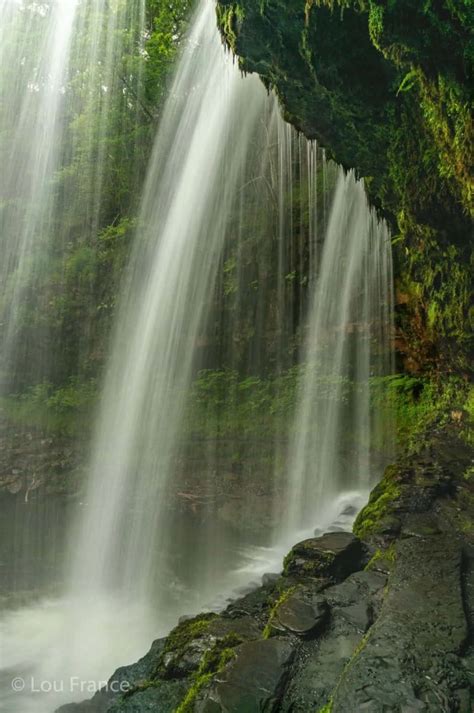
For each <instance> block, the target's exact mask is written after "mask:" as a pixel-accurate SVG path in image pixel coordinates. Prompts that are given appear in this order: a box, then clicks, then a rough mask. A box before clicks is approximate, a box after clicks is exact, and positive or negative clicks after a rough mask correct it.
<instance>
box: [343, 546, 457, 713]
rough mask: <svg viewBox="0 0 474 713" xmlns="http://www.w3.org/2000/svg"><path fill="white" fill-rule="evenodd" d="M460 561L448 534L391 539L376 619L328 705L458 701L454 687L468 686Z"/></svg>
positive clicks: (451, 705)
mask: <svg viewBox="0 0 474 713" xmlns="http://www.w3.org/2000/svg"><path fill="white" fill-rule="evenodd" d="M461 562H462V556H461V547H460V545H459V543H458V542H457V541H456V540H455V539H454V538H453V537H452V536H442V535H435V536H432V537H427V538H424V539H421V538H419V537H412V538H409V539H406V540H401V541H399V542H398V543H397V546H396V567H395V569H394V571H393V573H392V575H391V577H390V581H389V587H388V590H387V594H386V597H385V600H384V602H383V605H382V608H381V611H380V615H379V617H378V620H377V625H376V626H374V628H373V629H371V630H369V634H368V636H367V638H366V639H365V640H364V641H363V644H362V646H361V647H360V648H359V650H358V652H357V654H356V655H355V656H354V659H353V661H352V662H351V665H350V666H348V667H347V668H346V669H345V671H344V674H343V675H342V677H341V679H340V681H339V682H338V685H337V689H336V691H335V694H334V702H333V711H334V713H353V711H354V710H364V708H363V706H370V705H371V706H372V708H373V709H374V710H380V711H383V710H385V709H387V710H394V711H401V710H407V711H408V710H414V711H417V710H427V711H430V712H431V711H432V712H433V713H437V712H438V711H439V713H441V711H444V710H456V709H457V706H458V703H457V697H456V696H457V694H456V691H458V690H462V689H463V688H467V687H468V680H467V677H466V674H465V671H464V668H463V666H462V662H461V659H460V654H461V652H462V650H463V647H464V645H465V641H466V637H467V625H466V619H465V615H464V611H463V598H462V590H461ZM440 701H444V702H445V703H444V704H443V705H441V704H440ZM377 706H378V708H377ZM369 710H370V708H369Z"/></svg>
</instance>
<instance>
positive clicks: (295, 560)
mask: <svg viewBox="0 0 474 713" xmlns="http://www.w3.org/2000/svg"><path fill="white" fill-rule="evenodd" d="M364 555H365V553H364V549H363V546H362V543H361V542H360V540H358V539H357V537H355V536H354V535H353V534H352V533H350V532H331V533H327V534H326V535H323V536H322V537H316V538H311V539H308V540H303V542H299V543H298V544H297V545H295V546H294V547H293V548H292V550H291V551H290V553H289V555H287V557H286V558H285V566H284V573H285V574H286V575H287V576H299V577H321V578H329V579H330V580H332V581H335V582H338V581H341V580H343V579H345V578H346V577H347V576H348V575H349V574H351V573H352V572H355V571H356V570H357V569H360V568H361V566H362V562H363V559H364Z"/></svg>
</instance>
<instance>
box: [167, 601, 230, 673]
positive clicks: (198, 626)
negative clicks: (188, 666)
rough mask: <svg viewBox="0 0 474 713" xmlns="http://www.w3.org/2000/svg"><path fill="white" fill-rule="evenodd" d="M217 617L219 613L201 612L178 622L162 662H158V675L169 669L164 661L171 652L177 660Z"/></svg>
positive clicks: (170, 635) (169, 639) (168, 641)
mask: <svg viewBox="0 0 474 713" xmlns="http://www.w3.org/2000/svg"><path fill="white" fill-rule="evenodd" d="M216 617H217V614H213V613H208V614H200V615H199V616H197V617H194V618H193V619H187V620H186V621H183V622H182V623H181V624H178V626H177V627H175V628H174V629H173V630H172V631H171V632H170V634H169V635H168V637H167V639H166V644H165V648H164V649H163V653H162V654H161V657H160V663H159V664H158V669H157V675H158V676H166V675H167V671H166V668H165V665H164V661H165V660H166V658H167V657H168V655H169V654H172V655H173V658H174V659H175V660H179V658H180V657H181V656H182V655H183V654H184V652H185V651H186V648H187V647H188V645H189V644H190V643H191V642H192V641H193V640H194V639H198V638H199V637H201V636H203V635H205V634H206V633H207V631H208V629H209V625H210V623H211V622H212V621H213V620H214V619H215V618H216Z"/></svg>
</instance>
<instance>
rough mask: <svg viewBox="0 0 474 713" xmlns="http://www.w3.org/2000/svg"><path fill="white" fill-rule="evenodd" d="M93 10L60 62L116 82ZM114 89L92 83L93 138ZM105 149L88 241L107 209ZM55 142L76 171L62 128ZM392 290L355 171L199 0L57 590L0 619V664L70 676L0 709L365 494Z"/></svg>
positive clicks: (118, 658)
mask: <svg viewBox="0 0 474 713" xmlns="http://www.w3.org/2000/svg"><path fill="white" fill-rule="evenodd" d="M4 4H5V3H4ZM1 7H2V8H3V5H1ZM88 7H89V9H88V10H87V12H85V14H82V15H80V18H81V19H80V27H81V28H82V30H81V33H80V34H81V36H82V37H83V38H84V37H89V38H90V47H89V49H88V51H87V52H86V53H84V51H83V45H82V44H81V43H79V44H78V45H77V44H76V45H75V49H74V51H73V52H72V53H71V56H73V57H75V59H74V62H79V63H81V66H82V67H85V68H86V67H87V65H88V64H90V65H91V74H92V75H94V79H93V80H90V81H91V82H92V84H97V77H98V76H99V75H100V76H101V77H102V76H103V77H104V87H107V86H108V85H109V84H110V83H112V82H113V81H114V79H113V76H112V75H113V64H114V59H113V58H114V56H115V55H114V52H115V50H114V43H113V40H112V35H113V34H114V33H113V31H112V29H111V26H110V24H109V23H111V25H112V27H116V25H115V24H114V23H115V22H116V20H111V19H110V18H109V15H108V13H107V12H105V16H103V15H102V14H101V15H100V16H101V18H102V20H101V23H99V24H100V28H101V29H100V30H97V32H94V31H93V30H94V28H95V24H94V23H95V20H94V12H95V11H97V12H99V10H100V8H101V5H100V3H99V0H94V2H91V4H90V6H88ZM134 12H135V13H136V14H135V15H134V18H135V19H134V20H133V19H132V20H131V19H130V17H129V18H128V20H127V22H129V23H130V22H140V21H141V20H140V17H142V8H141V4H137V5H136V6H135V9H134ZM76 21H77V20H76ZM76 27H79V25H76ZM107 28H108V29H107ZM111 32H112V35H111ZM86 45H87V42H86ZM99 47H100V48H101V51H100V52H99ZM0 51H1V50H0ZM99 56H100V63H102V61H103V60H104V61H105V64H106V67H108V69H105V70H104V74H103V75H102V74H101V72H102V70H100V72H99V70H98V69H97V66H98V65H99ZM100 66H102V64H100ZM95 72H99V75H97V74H95ZM107 72H108V74H107ZM101 81H102V79H101ZM83 94H84V96H85V97H86V104H87V97H89V100H90V102H91V103H90V106H89V111H91V112H93V110H94V108H95V107H96V104H95V101H94V100H92V99H90V97H91V93H90V91H89V89H87V87H86V88H85V89H84V93H83ZM108 101H109V100H108V92H107V91H106V90H104V91H103V95H101V99H100V101H99V107H100V108H101V112H102V113H101V121H100V122H99V124H100V127H101V128H100V132H101V135H102V137H103V136H106V134H107V121H108V116H109V113H110V107H109V104H108ZM75 128H76V129H77V127H75ZM72 135H74V130H73V131H72ZM91 142H92V144H94V141H93V136H92V135H91ZM101 146H102V144H101V142H99V143H98V144H97V145H96V147H95V149H94V151H93V152H92V154H91V155H93V156H96V155H97V156H98V164H97V172H95V171H92V174H91V177H90V182H89V183H88V185H89V188H90V192H88V193H87V196H86V200H85V202H84V205H85V207H86V209H85V217H84V219H83V222H81V226H82V227H81V229H80V230H81V231H82V230H86V233H87V234H91V233H93V232H94V231H95V230H97V228H98V226H99V225H100V211H101V210H102V209H103V208H102V205H103V202H104V195H105V190H104V186H105V184H106V180H107V166H106V159H105V156H104V153H103V151H102V152H101V150H100V147H101ZM102 148H103V147H102ZM96 151H97V153H96ZM62 155H63V157H66V158H67V160H66V163H65V165H67V166H73V165H74V161H75V160H76V161H78V162H79V165H80V166H81V165H82V164H81V162H80V158H81V157H80V156H78V155H77V154H76V153H75V143H74V140H72V141H71V142H70V143H69V144H68V143H67V142H66V143H65V146H64V152H63V154H62ZM74 157H75V158H74ZM86 164H87V165H89V164H90V161H87V162H86ZM63 168H64V166H63ZM71 175H73V174H71ZM81 200H82V195H81V196H78V197H77V198H74V181H71V182H70V184H69V187H68V189H67V191H66V193H65V195H64V196H62V199H61V201H59V203H54V202H53V204H54V205H63V206H69V205H71V201H72V205H73V212H74V213H78V210H77V211H76V206H77V207H78V206H79V204H80V203H81ZM88 231H91V232H90V233H89V232H88ZM63 238H64V235H63ZM390 285H391V266H390V243H389V237H388V232H387V228H386V226H385V224H384V223H383V222H380V221H379V220H378V219H377V217H376V215H375V213H374V212H373V211H370V210H369V208H368V205H367V200H366V197H365V192H364V188H363V184H362V183H361V182H358V181H356V180H355V178H354V176H353V174H348V175H344V174H343V172H342V170H339V169H338V168H337V167H336V166H335V164H333V163H331V162H327V161H326V159H325V156H324V152H323V151H322V150H321V149H319V148H318V147H317V146H316V144H315V143H313V142H308V141H307V140H306V139H305V138H304V137H302V136H301V135H299V134H297V132H296V131H295V130H294V129H293V128H291V127H290V126H289V125H287V124H286V123H285V122H284V121H283V119H282V118H281V115H280V110H279V107H278V104H277V101H276V99H275V98H274V97H273V96H272V95H268V94H267V92H266V91H265V88H264V87H263V85H262V84H261V82H260V81H259V79H258V78H257V77H255V76H247V77H243V76H241V73H240V72H239V69H238V66H237V65H236V64H235V63H234V61H233V58H232V57H231V56H229V55H226V54H225V52H224V49H223V47H222V46H221V43H220V41H219V36H218V33H217V30H216V27H215V16H214V8H213V3H212V2H211V1H210V0H201V2H200V3H199V6H198V8H197V10H196V13H195V16H194V19H193V21H192V23H191V30H190V32H189V35H188V37H187V40H186V43H185V46H184V50H183V52H182V55H181V58H180V61H179V63H178V66H177V70H176V73H175V76H174V79H173V82H172V84H171V86H170V89H169V96H168V99H167V102H166V106H165V109H164V113H163V116H162V117H161V121H160V126H159V129H158V134H157V137H156V141H155V145H154V149H153V153H152V156H151V157H150V162H149V167H148V173H147V178H146V182H145V186H144V189H143V195H142V200H141V206H140V211H139V218H138V221H137V228H136V231H135V236H134V244H133V250H132V254H131V256H130V260H129V263H128V266H127V270H126V275H125V277H124V282H123V285H122V291H121V299H120V304H119V306H118V309H117V314H116V318H115V327H114V333H113V335H112V339H111V353H110V358H109V362H108V367H107V371H106V375H105V383H104V388H103V393H102V399H101V404H100V407H99V411H98V415H97V423H96V429H95V435H94V439H93V443H92V449H91V457H90V463H89V479H88V486H87V491H86V493H85V496H84V498H83V501H82V502H81V503H80V505H79V506H78V508H77V510H78V517H77V521H76V523H75V525H74V526H73V527H72V528H71V533H70V538H69V540H70V544H69V555H68V557H67V558H66V563H65V568H64V569H65V578H66V580H67V581H66V584H65V586H64V591H63V595H62V596H61V597H60V598H58V599H43V600H41V601H40V602H38V603H37V604H36V605H34V606H30V607H25V608H23V609H19V610H16V611H14V612H11V613H9V614H7V615H5V616H3V617H2V618H1V619H0V633H1V634H2V638H3V641H4V646H3V649H2V661H1V663H0V676H2V677H3V678H4V679H5V680H6V681H9V680H11V678H12V677H13V676H14V675H24V674H25V672H27V673H28V675H30V674H31V672H33V673H34V676H35V680H36V681H38V680H44V679H46V680H52V679H53V680H56V681H63V682H65V685H64V686H63V689H62V690H61V691H52V692H50V693H49V694H48V693H45V694H44V695H41V696H40V697H38V696H36V697H35V696H34V695H33V696H32V695H31V691H29V690H28V688H27V690H26V691H25V694H24V696H23V697H21V698H20V697H19V694H11V693H10V695H9V694H8V693H7V695H6V696H5V697H4V698H3V699H2V698H1V697H0V706H1V705H3V703H4V702H5V704H6V706H7V708H5V710H10V708H11V707H12V705H13V704H14V705H15V706H16V707H18V705H19V704H20V705H21V706H22V711H24V713H28V711H43V710H44V711H45V713H46V711H48V712H49V711H50V710H51V709H52V708H53V707H55V706H57V705H59V704H60V703H62V702H65V701H69V700H78V699H81V698H84V697H86V695H87V693H86V694H84V693H82V694H81V692H80V691H78V690H77V689H76V690H69V688H68V685H67V683H68V681H69V680H70V678H71V676H74V677H76V678H77V679H79V680H80V681H99V680H104V679H106V678H107V676H108V675H110V673H111V672H112V671H113V669H114V668H116V667H118V666H119V665H123V664H125V663H127V662H129V661H131V660H134V659H136V658H138V657H139V656H140V655H141V654H142V653H143V652H144V651H145V650H146V648H147V647H148V646H149V644H150V642H151V640H152V639H153V638H156V637H157V636H160V635H163V634H165V633H166V632H167V630H169V628H170V627H171V626H173V625H174V624H175V623H176V620H177V618H178V617H179V616H181V615H183V614H192V613H196V612H198V611H201V610H202V609H204V608H206V607H211V608H219V607H222V606H223V605H224V604H225V601H226V598H227V597H228V596H232V595H233V594H234V593H235V590H236V588H238V587H239V586H244V585H245V586H249V585H254V584H258V583H259V578H260V576H261V574H262V573H263V572H264V571H268V570H274V569H278V568H281V558H282V555H283V554H284V552H283V547H284V546H285V547H286V546H287V545H288V544H293V543H294V541H295V539H296V538H297V537H298V536H299V534H300V531H305V532H306V530H308V529H309V530H311V528H312V529H314V528H318V527H319V528H323V527H327V526H330V525H331V524H332V522H333V521H334V520H337V518H338V515H339V514H340V513H339V510H338V508H340V505H341V500H340V496H344V493H347V492H349V495H348V496H347V502H348V503H349V502H352V501H353V500H354V491H356V496H357V497H359V496H360V497H362V495H361V494H362V493H365V494H366V492H367V489H368V487H369V486H370V484H371V483H372V482H373V480H374V479H375V478H376V477H377V475H380V472H379V471H378V466H377V464H375V463H372V458H373V449H372V447H371V438H372V434H373V429H374V424H373V420H374V412H373V409H372V408H371V404H370V382H371V379H372V378H373V377H376V376H377V375H381V374H384V373H385V370H386V368H387V364H386V363H385V362H386V361H387V358H388V357H387V355H388V354H389V350H387V338H388V332H389V328H390V317H391V296H390ZM295 384H297V385H298V386H297V388H296V389H295ZM295 393H296V398H295ZM210 394H211V395H212V398H210ZM239 416H241V418H240V420H239V418H238V417H239ZM203 421H204V422H205V428H203V426H202V423H203ZM249 424H250V425H251V427H249ZM348 464H351V466H350V468H349V466H348ZM346 475H347V477H346ZM197 486H199V487H198V494H197V495H196V493H195V492H194V491H193V488H194V490H196V488H197ZM188 490H191V491H192V492H188ZM357 497H356V502H358V500H357ZM183 502H191V506H190V507H183ZM344 502H345V501H344ZM334 504H335V505H334ZM342 509H343V507H342ZM229 510H231V512H230V513H229ZM349 520H350V516H349V517H348V518H346V521H345V522H346V525H347V524H348V523H349ZM250 522H255V523H256V524H257V527H255V529H254V530H252V529H250V528H249V523H250ZM283 540H284V544H282V543H283ZM217 595H220V596H217ZM25 642H27V643H25ZM25 652H26V653H25Z"/></svg>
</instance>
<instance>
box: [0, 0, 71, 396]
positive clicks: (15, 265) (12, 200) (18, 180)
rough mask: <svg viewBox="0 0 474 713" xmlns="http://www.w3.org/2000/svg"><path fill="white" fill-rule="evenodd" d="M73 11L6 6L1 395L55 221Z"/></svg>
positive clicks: (0, 128)
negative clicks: (27, 300) (55, 187)
mask: <svg viewBox="0 0 474 713" xmlns="http://www.w3.org/2000/svg"><path fill="white" fill-rule="evenodd" d="M75 13H76V0H64V2H60V3H54V4H53V5H51V6H50V7H48V6H47V5H40V4H35V3H33V4H31V5H27V4H24V3H22V2H17V1H16V0H2V3H1V4H0V62H1V67H2V72H1V79H0V137H1V138H0V160H1V163H2V173H1V176H0V235H1V246H2V260H1V263H0V314H1V325H0V330H1V331H0V335H1V350H0V393H1V392H2V391H4V390H5V389H7V390H8V387H9V386H10V381H11V377H10V375H9V374H8V377H9V378H8V380H7V372H10V371H12V370H14V369H15V366H14V362H15V361H16V360H17V359H18V353H17V346H18V334H17V332H18V328H19V321H20V319H21V310H22V298H23V296H24V295H25V292H26V291H27V290H28V289H32V287H33V286H34V274H35V268H36V269H38V265H35V264H34V261H35V256H37V255H38V252H37V251H38V248H39V247H40V248H42V249H44V245H45V240H47V239H48V231H49V228H50V226H51V220H52V216H51V213H52V207H53V206H52V204H53V190H52V185H51V182H52V178H53V175H54V172H55V171H56V170H57V168H58V164H59V159H60V145H61V138H62V132H63V125H62V121H61V111H62V107H63V104H64V94H63V89H64V83H65V80H66V76H67V66H68V56H69V51H70V47H71V39H72V32H73V25H74V18H75ZM33 38H37V39H38V41H37V43H35V42H34V39H33ZM29 43H31V44H30V45H29V47H27V45H28V44H29ZM31 48H33V51H32V50H31ZM40 259H41V258H40ZM30 356H31V357H32V358H34V357H35V355H30Z"/></svg>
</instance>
